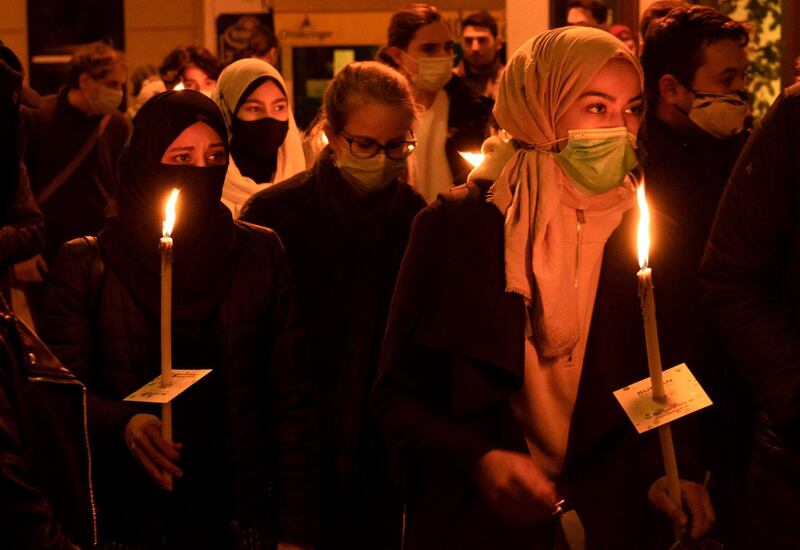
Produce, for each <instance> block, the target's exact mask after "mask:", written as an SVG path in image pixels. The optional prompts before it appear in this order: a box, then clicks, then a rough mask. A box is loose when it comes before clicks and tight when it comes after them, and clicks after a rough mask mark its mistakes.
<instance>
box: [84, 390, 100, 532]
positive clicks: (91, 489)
mask: <svg viewBox="0 0 800 550" xmlns="http://www.w3.org/2000/svg"><path fill="white" fill-rule="evenodd" d="M82 391H83V399H82V403H83V441H84V443H85V445H86V463H87V466H88V469H89V472H88V473H89V477H88V480H89V505H90V506H91V508H92V510H91V511H92V542H93V543H94V545H95V546H97V506H96V504H95V502H94V480H93V479H92V447H91V445H90V444H89V413H88V408H89V407H88V405H87V398H86V386H83V388H82Z"/></svg>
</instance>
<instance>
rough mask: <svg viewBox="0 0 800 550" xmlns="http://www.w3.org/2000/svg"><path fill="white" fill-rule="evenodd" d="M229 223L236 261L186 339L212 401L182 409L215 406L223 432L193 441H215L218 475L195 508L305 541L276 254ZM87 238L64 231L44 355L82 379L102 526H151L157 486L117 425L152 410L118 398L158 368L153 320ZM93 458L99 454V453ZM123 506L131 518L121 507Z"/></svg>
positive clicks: (291, 352) (307, 493)
mask: <svg viewBox="0 0 800 550" xmlns="http://www.w3.org/2000/svg"><path fill="white" fill-rule="evenodd" d="M235 229H236V238H237V239H238V240H239V246H240V247H241V249H242V254H241V260H240V265H238V266H231V269H235V270H236V276H235V279H234V281H233V284H232V287H231V290H230V292H229V294H228V295H227V297H226V298H224V300H223V302H222V303H221V305H220V306H219V308H218V310H217V311H216V314H215V316H214V318H213V319H211V320H209V321H210V323H211V325H210V326H209V327H208V329H209V330H204V332H203V334H204V335H205V336H206V337H207V340H209V341H198V342H197V343H196V346H197V347H198V348H202V349H211V350H214V352H215V357H216V359H215V361H216V363H217V364H215V365H213V366H214V372H213V373H212V374H211V375H209V377H211V376H213V377H214V378H213V380H214V383H213V386H212V388H211V392H210V393H209V394H208V395H210V396H216V397H217V398H218V399H219V402H218V403H219V404H217V405H215V402H214V400H213V398H212V399H209V401H207V402H205V404H203V403H201V404H200V406H199V407H198V406H195V408H194V409H193V410H192V411H191V413H190V412H186V414H184V417H185V416H188V415H189V414H192V415H194V414H199V415H200V416H201V418H202V416H203V415H205V416H206V417H210V415H208V414H207V412H206V411H205V410H203V409H204V408H209V409H215V408H216V409H215V410H216V411H218V413H219V415H220V416H222V420H221V421H219V420H218V419H216V418H210V420H211V421H213V422H219V424H220V426H221V427H222V435H223V437H224V440H223V442H219V441H216V442H215V441H213V437H214V436H213V434H214V431H213V430H209V435H207V436H206V439H212V441H204V442H203V445H207V446H208V448H209V449H215V452H216V450H220V449H221V451H220V454H221V455H222V456H221V459H222V463H221V464H219V474H220V475H219V477H222V478H225V477H227V478H228V479H227V481H228V482H229V483H227V484H226V485H228V486H226V487H224V488H223V492H222V494H219V495H216V496H218V497H220V500H221V501H222V503H220V502H214V500H216V499H215V497H214V496H213V495H208V494H207V495H206V496H205V498H206V499H207V500H209V501H210V502H208V503H207V506H206V509H207V508H208V507H210V506H216V507H220V506H222V507H223V513H225V514H227V517H221V518H219V519H220V521H223V522H225V521H235V522H236V524H234V525H233V526H232V527H233V531H234V532H235V531H236V530H237V528H239V529H247V528H248V527H250V526H253V525H256V524H264V523H265V522H266V521H268V520H270V519H271V522H272V523H273V524H274V534H275V536H276V537H277V538H278V540H288V541H296V542H307V541H310V540H311V539H312V538H313V535H314V530H315V528H316V513H317V507H318V505H317V499H318V459H317V433H316V413H315V410H314V406H313V405H314V397H313V395H312V392H311V385H312V384H311V378H310V375H309V373H308V371H307V366H308V361H307V360H306V359H305V355H304V353H303V352H302V351H301V350H302V349H303V348H302V346H301V345H300V342H301V339H302V335H301V333H302V331H301V329H300V327H299V325H298V322H297V317H296V314H295V305H294V297H293V290H292V285H291V282H290V278H289V271H288V264H287V261H286V257H285V254H284V251H283V247H282V246H281V243H280V241H279V239H278V238H277V236H276V235H275V233H273V232H272V231H269V230H266V229H264V228H261V227H257V226H253V225H250V224H246V223H243V222H236V227H235ZM90 244H91V241H87V240H85V239H78V240H75V241H71V242H69V243H67V244H66V245H65V246H64V247H63V248H62V250H61V252H60V253H59V257H58V259H57V261H56V263H55V265H54V266H53V269H52V272H51V277H50V282H49V286H48V291H47V295H46V308H47V309H46V310H47V316H46V318H45V323H44V327H43V328H44V332H45V334H46V337H47V341H48V342H49V343H50V344H51V346H52V347H53V349H54V351H55V352H56V354H57V355H58V356H59V357H60V358H61V359H62V360H63V361H64V363H65V364H67V365H68V366H70V367H71V368H72V369H73V370H74V372H75V373H76V374H77V375H78V376H79V378H81V379H82V380H83V381H85V382H86V384H87V386H88V387H89V388H90V390H91V392H90V394H91V395H90V412H91V413H92V417H93V424H92V426H91V432H92V436H93V438H94V439H95V440H96V442H97V445H98V446H100V447H101V448H100V449H99V450H98V452H100V453H102V455H101V456H100V457H99V458H98V464H97V470H98V477H99V480H98V493H99V494H98V499H99V501H100V505H101V506H103V505H104V506H105V508H106V510H107V512H110V513H112V514H113V515H114V516H116V521H115V520H114V519H113V518H112V520H110V521H109V522H107V525H111V526H112V527H111V529H112V533H111V534H112V536H115V537H119V536H123V537H131V536H133V537H135V536H136V533H137V531H144V530H146V526H147V527H152V528H153V529H159V527H161V528H163V526H159V524H158V518H159V514H160V512H159V511H158V510H153V506H152V502H153V500H152V495H153V494H154V493H156V494H158V493H157V491H158V489H156V487H155V483H154V482H153V481H152V480H150V479H149V478H148V477H147V476H146V475H145V474H144V471H143V469H142V468H141V466H140V465H139V464H138V462H135V460H134V459H133V457H132V456H131V455H130V453H129V452H128V451H127V449H126V448H125V444H124V442H123V439H122V437H121V436H120V434H122V432H123V430H124V427H125V425H126V423H127V421H128V419H129V418H130V417H131V416H132V415H133V414H136V413H137V412H155V411H153V410H152V409H151V410H145V409H143V408H142V407H141V406H139V405H133V404H129V403H125V402H122V401H121V400H122V399H123V398H124V397H125V396H127V395H128V394H130V393H131V392H133V391H134V390H136V389H138V388H139V387H141V386H142V385H143V384H144V383H146V382H147V381H149V380H151V379H153V378H154V377H155V376H156V375H157V374H158V373H159V359H158V358H159V337H158V334H159V333H158V322H157V320H151V319H149V318H148V317H146V315H145V314H144V313H143V311H142V310H141V309H140V308H139V306H138V305H137V303H136V302H135V301H134V300H133V298H132V297H131V296H130V294H129V293H128V292H127V290H126V288H125V287H124V286H123V285H122V284H121V282H120V280H119V279H118V277H117V276H116V274H115V273H114V271H113V270H112V269H111V268H105V269H104V270H102V271H103V273H101V274H98V273H97V272H98V271H99V270H98V264H99V263H100V261H99V260H98V258H99V257H100V254H99V252H98V248H97V247H96V246H90ZM98 275H99V276H98ZM98 279H99V280H98ZM209 336H210V338H208V337H209ZM186 368H188V366H187V367H186ZM202 382H203V381H202V380H201V381H200V382H199V383H198V384H197V389H196V388H195V387H192V388H190V389H189V390H187V392H186V393H185V394H183V395H181V396H179V397H178V399H177V400H176V401H175V405H173V408H174V415H175V422H176V427H175V438H176V440H180V437H181V435H180V433H179V425H180V420H179V417H180V416H181V412H180V411H181V402H182V401H183V403H187V402H189V401H190V400H191V399H192V397H191V394H192V393H193V392H194V393H195V394H197V393H198V392H203V391H204V390H202V389H200V387H201V384H202ZM205 391H208V389H206V390H205ZM156 410H157V409H156ZM206 420H209V418H207V419H206ZM198 423H201V426H191V425H190V426H189V428H190V429H194V430H198V431H200V433H201V434H202V430H203V429H204V428H207V427H208V426H207V425H205V424H202V422H201V421H198ZM217 433H219V432H217ZM186 451H187V452H188V449H186ZM104 459H105V460H106V461H107V462H106V463H102V462H100V461H101V460H104ZM183 460H184V461H185V464H183V465H182V467H183V466H188V464H189V462H190V460H189V458H188V457H187V455H186V453H184V457H183ZM185 471H187V470H185ZM215 471H217V470H215ZM104 472H105V474H107V475H104ZM184 477H187V476H184ZM101 484H104V486H103V487H101V486H100V485H101ZM131 488H133V489H132V491H129V490H128V489H131ZM178 488H179V487H178V485H177V481H176V491H177V490H178ZM148 490H149V493H148ZM270 491H271V493H272V496H271V498H269V493H270ZM136 493H142V494H144V495H145V496H143V497H142V498H141V500H142V501H143V502H149V503H150V504H151V505H150V506H149V507H145V508H144V509H141V508H140V507H137V506H136V505H135V502H133V501H135V499H136V497H135V494H136ZM147 495H150V496H149V497H148V496H147ZM160 496H161V499H162V500H163V497H164V495H163V494H161V495H160ZM158 500H159V499H158V497H156V502H158ZM270 509H271V513H270ZM125 513H129V514H138V516H139V517H136V518H135V519H134V517H133V516H131V515H128V516H127V517H124V514H125ZM211 515H213V514H211ZM196 521H197V520H196ZM150 522H152V523H150ZM101 527H102V526H101ZM120 529H122V531H123V532H122V533H121V535H120ZM234 534H235V533H234ZM128 540H130V539H128Z"/></svg>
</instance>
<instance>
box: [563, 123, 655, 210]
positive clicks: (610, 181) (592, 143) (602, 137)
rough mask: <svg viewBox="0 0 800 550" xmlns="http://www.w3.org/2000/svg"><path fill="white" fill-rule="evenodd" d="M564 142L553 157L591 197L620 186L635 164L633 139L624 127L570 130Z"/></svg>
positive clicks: (636, 161)
mask: <svg viewBox="0 0 800 550" xmlns="http://www.w3.org/2000/svg"><path fill="white" fill-rule="evenodd" d="M566 140H567V144H566V146H564V148H563V149H561V151H559V152H557V153H554V154H553V157H554V158H555V159H556V162H558V165H559V166H560V167H561V169H562V170H563V171H564V173H565V174H566V175H567V176H568V177H569V178H570V179H571V180H572V181H573V182H575V183H576V184H577V185H578V186H579V187H580V188H581V189H583V190H584V191H587V192H588V193H591V194H593V195H599V194H600V193H605V192H606V191H610V190H611V189H614V188H616V187H619V186H620V185H622V182H623V181H624V180H625V176H626V175H627V174H628V172H630V171H631V170H633V169H634V168H635V167H636V165H637V164H638V163H639V159H638V158H637V156H636V136H635V135H634V134H633V133H632V132H631V131H630V130H628V128H627V127H625V126H619V127H615V128H585V129H578V130H570V131H569V137H568V138H566ZM558 141H562V140H558Z"/></svg>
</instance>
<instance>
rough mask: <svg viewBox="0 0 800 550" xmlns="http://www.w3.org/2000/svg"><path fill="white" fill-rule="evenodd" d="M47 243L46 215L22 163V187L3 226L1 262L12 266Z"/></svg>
mask: <svg viewBox="0 0 800 550" xmlns="http://www.w3.org/2000/svg"><path fill="white" fill-rule="evenodd" d="M43 245H44V218H43V217H42V213H41V212H40V211H39V207H38V206H36V202H35V201H34V200H33V194H32V193H31V185H30V181H29V179H28V173H27V170H26V168H25V165H24V164H22V163H21V164H20V174H19V187H18V189H17V195H16V197H15V198H14V202H13V203H12V204H11V209H10V211H9V213H8V216H7V218H6V224H5V225H4V226H3V227H2V228H0V263H1V264H2V265H3V266H11V265H13V264H15V263H17V262H21V261H23V260H27V259H28V258H32V257H33V256H35V255H36V254H38V253H39V252H40V251H41V250H42V246H43Z"/></svg>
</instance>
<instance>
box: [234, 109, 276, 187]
mask: <svg viewBox="0 0 800 550" xmlns="http://www.w3.org/2000/svg"><path fill="white" fill-rule="evenodd" d="M288 131H289V121H288V120H277V119H274V118H272V117H267V118H262V119H259V120H242V119H240V118H238V117H233V121H232V122H231V134H233V137H232V138H231V156H233V160H234V162H236V166H237V167H238V168H239V171H240V172H241V173H242V175H244V176H247V177H248V178H252V179H253V180H254V181H255V182H256V183H268V182H271V181H272V178H273V177H274V176H275V170H276V169H277V166H278V149H280V146H281V145H282V144H283V141H284V140H285V139H286V134H287V132H288Z"/></svg>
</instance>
